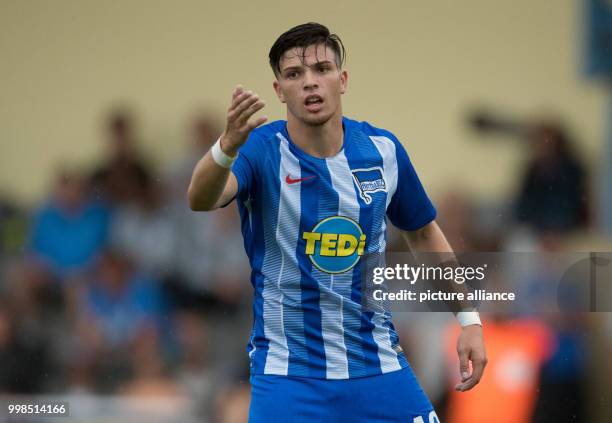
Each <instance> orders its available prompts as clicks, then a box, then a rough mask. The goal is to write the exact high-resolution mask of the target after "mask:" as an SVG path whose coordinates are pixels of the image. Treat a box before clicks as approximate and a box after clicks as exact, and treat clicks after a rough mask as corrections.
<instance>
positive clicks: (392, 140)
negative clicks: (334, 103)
mask: <svg viewBox="0 0 612 423" xmlns="http://www.w3.org/2000/svg"><path fill="white" fill-rule="evenodd" d="M343 122H344V124H345V125H348V128H350V129H351V130H352V131H353V133H357V134H359V135H358V138H359V137H365V138H366V139H368V138H369V139H370V140H371V141H372V142H374V143H375V144H377V145H379V144H382V145H386V146H387V147H388V149H390V151H395V152H396V153H397V152H398V151H405V148H404V146H403V145H402V143H401V142H400V141H399V139H398V138H397V137H396V136H395V134H394V133H393V132H391V131H389V130H388V129H384V128H381V127H378V126H375V125H372V124H371V123H370V122H367V121H357V120H352V119H349V118H344V119H343Z"/></svg>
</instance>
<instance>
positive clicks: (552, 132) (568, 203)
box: [516, 122, 589, 232]
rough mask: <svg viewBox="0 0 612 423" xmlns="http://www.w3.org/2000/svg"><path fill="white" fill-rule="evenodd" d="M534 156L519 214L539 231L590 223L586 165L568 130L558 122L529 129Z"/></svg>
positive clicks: (522, 190) (526, 174) (524, 182)
mask: <svg viewBox="0 0 612 423" xmlns="http://www.w3.org/2000/svg"><path fill="white" fill-rule="evenodd" d="M527 137H528V140H529V141H530V148H531V152H532V158H531V160H530V161H529V163H528V164H527V167H526V169H525V170H524V172H523V176H522V179H521V183H520V189H519V195H518V199H517V205H516V215H517V219H518V220H519V221H520V222H523V223H525V224H526V225H528V226H530V227H531V228H532V229H534V230H535V231H538V232H547V231H550V232H566V231H570V230H574V229H580V228H583V227H584V226H585V225H586V224H587V222H588V215H589V202H588V198H589V192H588V187H587V179H586V175H585V168H584V166H583V164H582V163H581V162H580V160H579V159H578V157H577V155H576V153H575V152H574V150H573V146H572V145H571V141H570V139H569V137H568V135H567V132H566V131H565V130H564V129H563V128H562V127H561V126H560V125H558V124H556V123H547V122H537V123H535V124H534V125H533V126H532V127H531V128H530V130H529V131H527Z"/></svg>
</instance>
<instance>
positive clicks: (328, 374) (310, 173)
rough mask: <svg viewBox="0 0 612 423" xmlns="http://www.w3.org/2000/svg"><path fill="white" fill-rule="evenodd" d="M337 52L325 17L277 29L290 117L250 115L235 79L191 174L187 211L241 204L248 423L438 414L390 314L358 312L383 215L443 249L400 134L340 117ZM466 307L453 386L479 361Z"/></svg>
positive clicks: (418, 418)
mask: <svg viewBox="0 0 612 423" xmlns="http://www.w3.org/2000/svg"><path fill="white" fill-rule="evenodd" d="M343 60H344V47H343V45H342V43H341V41H340V39H339V38H338V37H337V36H336V35H333V34H330V32H329V30H328V29H327V28H326V27H324V26H323V25H319V24H316V23H308V24H304V25H299V26H297V27H295V28H292V29H290V30H289V31H287V32H285V33H284V34H282V35H281V36H280V37H279V38H278V40H277V41H276V42H275V43H274V45H273V46H272V48H271V50H270V65H271V66H272V70H273V71H274V75H275V77H276V80H275V81H274V83H273V86H274V90H275V92H276V95H277V96H278V98H279V99H280V101H281V102H283V103H285V104H286V105H287V121H276V122H272V123H269V124H267V125H263V124H264V123H265V122H266V120H267V118H266V117H259V118H252V116H253V115H254V114H255V113H256V112H257V111H259V110H261V109H262V108H263V107H264V102H263V100H261V99H260V98H259V97H258V96H257V95H256V94H254V93H252V92H251V91H245V90H244V89H243V88H242V87H240V86H238V87H237V88H236V89H235V90H234V92H233V95H232V102H231V105H230V107H229V109H228V114H227V125H226V128H225V131H224V132H223V134H222V135H221V137H220V138H219V141H218V142H217V143H216V144H215V145H214V146H213V148H212V149H211V151H209V152H208V153H207V154H206V155H205V156H204V157H203V158H202V159H201V160H200V162H199V163H198V164H197V166H196V168H195V170H194V173H193V176H192V180H191V184H190V186H189V201H190V207H191V208H192V209H193V210H214V209H216V208H218V207H222V206H225V205H226V204H228V203H230V202H231V201H232V200H233V199H234V198H236V199H237V202H238V207H239V209H240V214H241V221H242V222H241V223H242V232H243V235H244V239H245V248H246V251H247V254H248V256H249V260H250V263H251V266H252V274H251V282H252V284H253V286H254V288H255V297H254V303H253V308H254V325H253V331H252V335H251V340H250V342H249V346H248V352H249V357H250V363H251V385H252V398H251V409H250V418H249V421H251V422H289V421H291V422H316V421H321V422H323V421H324V422H438V418H437V416H436V414H435V411H434V410H433V408H432V406H431V403H430V402H429V400H428V399H427V397H426V395H425V394H424V392H423V391H422V389H421V388H420V386H419V384H418V382H417V381H416V379H415V377H414V374H413V373H412V370H411V369H410V367H409V365H408V363H407V361H406V358H405V356H404V354H403V352H402V350H401V348H400V347H399V340H398V337H397V334H396V333H395V330H394V328H393V325H392V323H391V321H390V315H389V314H388V313H382V312H381V313H377V312H371V311H367V310H364V309H363V307H362V301H361V300H362V298H361V295H362V287H361V275H360V272H361V271H362V270H363V268H364V267H365V266H364V265H363V260H361V259H362V256H364V255H367V254H376V253H379V252H383V251H384V249H385V238H386V235H385V228H386V216H388V217H389V219H390V220H391V222H392V223H393V224H394V225H395V226H397V227H399V228H400V229H401V230H403V231H404V233H405V235H406V238H407V239H408V241H409V245H410V247H411V249H412V250H413V251H417V252H419V251H423V252H440V253H448V252H451V248H450V246H449V245H448V243H447V242H446V239H445V238H444V235H443V234H442V232H441V231H440V229H439V228H438V225H437V224H436V223H435V221H434V219H435V215H436V213H435V209H434V207H433V206H432V204H431V202H430V201H429V199H428V197H427V195H426V194H425V191H424V189H423V187H422V186H421V183H420V182H419V179H418V177H417V175H416V173H415V171H414V169H413V167H412V165H411V163H410V160H409V159H408V155H407V154H406V152H405V150H404V148H403V147H402V145H401V144H400V142H399V141H398V140H397V139H396V138H395V136H394V135H393V134H391V133H390V132H388V131H385V130H383V129H378V128H375V127H373V126H371V125H370V124H368V123H366V122H356V121H353V120H351V119H348V118H346V117H343V116H342V104H341V96H342V94H344V93H345V91H346V89H347V81H348V74H347V72H346V70H343V69H342V64H343ZM261 125H263V126H261ZM256 128H257V129H256ZM230 169H231V171H230ZM467 316H468V318H467V319H466V318H465V316H463V318H464V321H463V322H462V326H463V329H462V332H461V335H460V336H459V339H458V343H457V349H458V352H459V356H460V362H461V369H460V372H461V375H462V382H461V383H459V384H458V385H457V389H458V390H461V391H464V390H468V389H471V388H472V387H473V386H474V385H476V384H477V383H478V381H479V379H480V377H481V375H482V372H483V369H484V366H485V362H486V358H485V352H484V345H483V341H482V329H481V326H480V324H479V320H478V317H477V315H476V314H475V313H473V314H468V315H467ZM470 361H471V363H472V370H471V373H470V366H469V362H470Z"/></svg>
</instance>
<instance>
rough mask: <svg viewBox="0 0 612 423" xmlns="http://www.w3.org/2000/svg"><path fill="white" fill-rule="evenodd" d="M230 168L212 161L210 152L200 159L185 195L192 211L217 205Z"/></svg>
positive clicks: (206, 209) (210, 208)
mask: <svg viewBox="0 0 612 423" xmlns="http://www.w3.org/2000/svg"><path fill="white" fill-rule="evenodd" d="M229 174H230V170H229V169H227V168H224V167H221V166H219V165H218V164H217V163H215V162H214V160H213V158H212V154H211V152H210V151H209V152H207V153H206V154H205V155H204V157H202V158H201V159H200V161H199V162H198V164H197V165H196V167H195V169H194V170H193V174H192V176H191V182H190V183H189V189H188V191H187V197H188V199H189V207H190V208H191V209H192V210H194V211H208V210H213V209H215V208H216V207H218V205H219V204H218V203H219V200H220V199H221V196H222V194H223V192H224V190H225V187H226V185H227V181H228V177H229Z"/></svg>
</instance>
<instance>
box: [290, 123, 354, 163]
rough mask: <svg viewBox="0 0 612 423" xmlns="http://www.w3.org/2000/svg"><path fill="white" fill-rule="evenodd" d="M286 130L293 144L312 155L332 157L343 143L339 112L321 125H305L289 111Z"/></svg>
mask: <svg viewBox="0 0 612 423" xmlns="http://www.w3.org/2000/svg"><path fill="white" fill-rule="evenodd" d="M287 131H288V132H289V136H290V137H291V140H292V141H293V142H294V144H295V145H297V146H298V147H299V148H300V149H301V150H302V151H304V152H305V153H307V154H310V155H311V156H314V157H319V158H325V157H333V156H335V155H336V154H337V153H338V152H339V151H340V150H341V149H342V144H343V143H344V130H343V128H342V113H341V112H339V113H337V114H334V116H332V118H331V119H329V120H328V121H327V122H325V123H324V124H322V125H307V124H305V123H304V122H302V121H300V120H298V119H297V118H296V117H295V116H293V115H292V114H291V113H289V114H288V116H287Z"/></svg>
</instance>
